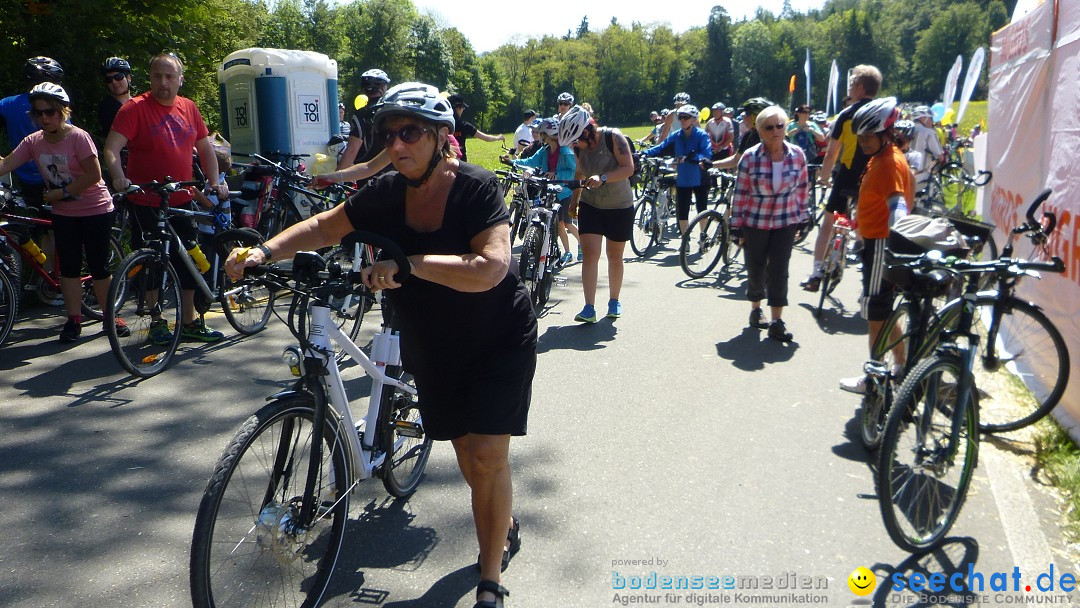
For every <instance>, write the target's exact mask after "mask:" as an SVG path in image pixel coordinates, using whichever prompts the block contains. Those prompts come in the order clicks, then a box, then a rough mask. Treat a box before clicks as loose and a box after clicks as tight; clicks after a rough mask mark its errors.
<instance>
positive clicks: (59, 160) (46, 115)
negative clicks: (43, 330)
mask: <svg viewBox="0 0 1080 608" xmlns="http://www.w3.org/2000/svg"><path fill="white" fill-rule="evenodd" d="M30 115H31V116H32V117H33V120H34V121H35V122H36V123H38V125H40V126H41V130H40V131H37V132H35V133H31V134H30V135H28V136H26V138H24V139H23V140H22V142H20V143H19V145H18V146H16V147H15V150H13V151H12V153H11V155H9V156H8V157H7V158H0V176H3V175H6V174H7V173H10V172H11V171H12V170H13V169H15V168H16V167H19V166H21V165H22V164H23V163H26V162H29V161H31V160H32V161H34V162H35V163H37V165H38V168H39V169H40V170H41V174H42V175H43V176H44V177H45V193H44V200H45V203H46V204H49V205H52V221H53V231H54V233H55V235H56V255H57V257H58V259H59V267H60V292H61V294H62V295H63V297H64V310H65V311H66V313H67V322H66V323H64V327H63V329H61V330H60V341H61V342H65V343H68V342H75V341H76V340H78V339H79V336H80V335H81V334H82V298H83V293H82V279H81V277H82V260H83V252H84V251H85V253H86V263H87V266H89V268H90V275H91V276H92V277H93V280H94V295H95V296H97V301H98V302H101V303H104V302H107V301H108V293H109V284H110V282H111V280H112V275H111V273H110V272H109V269H108V258H109V237H110V235H111V234H112V217H113V216H112V211H113V204H112V196H110V195H109V191H108V189H106V187H105V181H104V180H102V178H101V165H100V164H99V163H98V151H97V147H96V146H95V145H94V141H93V139H91V137H90V134H89V133H87V132H86V131H84V130H82V129H80V128H78V127H76V126H73V125H71V124H69V123H68V119H69V118H71V99H70V98H69V97H68V94H67V91H65V90H64V88H63V87H61V86H60V85H58V84H55V83H52V82H43V83H41V84H39V85H37V86H35V87H34V88H33V89H31V90H30ZM50 168H51V169H52V170H47V169H50ZM116 326H117V333H119V334H121V335H126V334H127V332H130V330H128V329H127V325H125V324H124V321H123V319H119V318H118V319H116Z"/></svg>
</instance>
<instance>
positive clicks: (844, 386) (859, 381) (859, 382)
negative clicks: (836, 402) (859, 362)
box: [840, 374, 866, 395]
mask: <svg viewBox="0 0 1080 608" xmlns="http://www.w3.org/2000/svg"><path fill="white" fill-rule="evenodd" d="M840 390H843V391H847V392H849V393H855V394H856V395H865V394H866V375H865V374H864V375H862V376H856V377H854V378H841V379H840Z"/></svg>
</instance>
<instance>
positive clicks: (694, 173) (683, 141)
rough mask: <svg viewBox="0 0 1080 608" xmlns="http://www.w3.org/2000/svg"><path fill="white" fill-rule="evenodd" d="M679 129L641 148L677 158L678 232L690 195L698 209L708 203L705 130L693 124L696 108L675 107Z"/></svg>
mask: <svg viewBox="0 0 1080 608" xmlns="http://www.w3.org/2000/svg"><path fill="white" fill-rule="evenodd" d="M675 112H676V113H677V114H676V120H678V121H679V124H680V125H681V127H682V128H681V129H679V130H678V131H676V132H674V133H672V134H671V135H668V136H667V138H666V139H665V140H664V141H662V142H660V143H659V144H657V145H655V146H653V147H651V148H649V149H647V150H645V152H644V153H643V154H644V155H645V156H674V157H675V158H677V159H678V167H677V170H678V173H676V175H675V203H676V210H677V216H678V218H679V233H680V234H682V233H684V232H686V226H687V224H688V223H689V219H690V197H691V196H693V198H694V202H695V204H696V205H697V210H698V213H701V212H702V211H705V209H706V208H707V207H708V197H709V180H708V179H707V173H706V168H705V167H706V165H703V163H704V162H706V161H709V160H710V159H711V158H712V143H711V142H710V141H709V134H708V133H706V132H705V130H704V129H702V128H701V127H699V126H697V121H698V109H697V107H695V106H692V105H689V104H687V105H683V106H679V108H678V109H677V110H675Z"/></svg>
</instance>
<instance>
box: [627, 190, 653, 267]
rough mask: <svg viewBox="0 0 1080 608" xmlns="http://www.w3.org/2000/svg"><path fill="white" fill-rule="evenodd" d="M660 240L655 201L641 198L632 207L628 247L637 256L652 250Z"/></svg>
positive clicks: (645, 254)
mask: <svg viewBox="0 0 1080 608" xmlns="http://www.w3.org/2000/svg"><path fill="white" fill-rule="evenodd" d="M659 241H660V222H659V220H658V218H657V217H656V203H654V202H653V201H651V200H648V199H641V201H639V202H638V204H637V206H635V207H634V229H633V232H632V233H631V235H630V248H631V249H633V250H634V254H635V255H637V256H638V257H639V258H643V257H645V256H647V255H649V254H650V253H651V252H652V249H653V247H654V246H655V245H656V244H657V242H659Z"/></svg>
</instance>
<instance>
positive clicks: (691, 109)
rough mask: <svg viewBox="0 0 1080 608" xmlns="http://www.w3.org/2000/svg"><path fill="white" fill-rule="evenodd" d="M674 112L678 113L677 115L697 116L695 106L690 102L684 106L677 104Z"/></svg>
mask: <svg viewBox="0 0 1080 608" xmlns="http://www.w3.org/2000/svg"><path fill="white" fill-rule="evenodd" d="M675 112H676V113H677V114H679V115H682V114H689V115H690V116H693V117H694V118H697V117H698V109H697V106H695V105H691V104H686V105H685V106H679V109H678V110H675Z"/></svg>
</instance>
